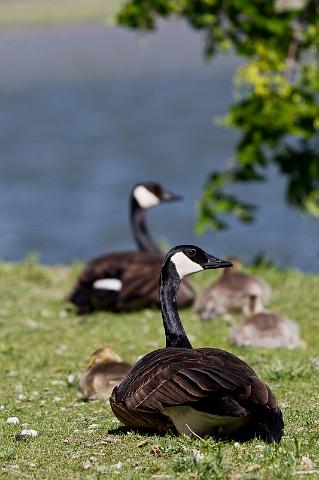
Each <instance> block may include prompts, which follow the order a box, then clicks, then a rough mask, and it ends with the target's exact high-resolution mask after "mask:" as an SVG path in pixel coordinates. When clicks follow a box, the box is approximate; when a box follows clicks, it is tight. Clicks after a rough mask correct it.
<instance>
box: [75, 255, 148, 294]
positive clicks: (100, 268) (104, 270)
mask: <svg viewBox="0 0 319 480" xmlns="http://www.w3.org/2000/svg"><path fill="white" fill-rule="evenodd" d="M136 253H138V252H123V253H111V254H108V255H102V256H100V257H97V258H94V259H93V260H91V261H90V262H89V263H88V264H87V265H86V267H85V268H84V270H83V271H82V273H81V275H80V277H79V283H81V284H82V285H86V286H90V285H92V284H93V283H94V282H95V281H96V280H100V279H103V278H118V279H119V280H120V279H121V277H122V275H123V272H125V270H126V269H127V268H129V266H130V265H131V264H132V262H135V261H136V259H135V257H136Z"/></svg>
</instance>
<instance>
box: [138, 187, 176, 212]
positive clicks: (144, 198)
mask: <svg viewBox="0 0 319 480" xmlns="http://www.w3.org/2000/svg"><path fill="white" fill-rule="evenodd" d="M132 194H133V197H134V198H135V200H136V202H137V203H138V205H139V206H140V207H141V208H144V209H147V208H151V207H155V206H156V205H159V204H160V203H165V202H176V201H178V200H182V197H181V196H180V195H176V194H175V193H172V192H170V191H169V190H166V189H165V188H164V187H163V186H162V185H161V184H160V183H157V182H143V183H138V184H137V185H135V187H134V188H133V192H132Z"/></svg>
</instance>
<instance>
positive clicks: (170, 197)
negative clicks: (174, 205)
mask: <svg viewBox="0 0 319 480" xmlns="http://www.w3.org/2000/svg"><path fill="white" fill-rule="evenodd" d="M161 200H162V202H180V201H181V200H183V197H182V195H177V193H173V192H170V191H169V190H165V191H164V192H163V193H162V197H161Z"/></svg>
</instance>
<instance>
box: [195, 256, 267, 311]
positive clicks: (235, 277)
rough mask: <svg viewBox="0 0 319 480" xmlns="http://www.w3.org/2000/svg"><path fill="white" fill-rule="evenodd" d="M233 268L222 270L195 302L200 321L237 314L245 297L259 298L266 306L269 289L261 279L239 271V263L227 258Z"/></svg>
mask: <svg viewBox="0 0 319 480" xmlns="http://www.w3.org/2000/svg"><path fill="white" fill-rule="evenodd" d="M229 260H230V261H231V262H232V264H233V266H234V268H233V269H232V270H228V269H225V270H223V272H222V274H221V276H220V277H219V279H218V280H217V281H216V282H214V283H213V284H212V285H210V286H209V287H207V288H206V289H205V290H204V291H203V292H202V293H201V294H200V295H198V297H197V299H196V302H195V309H196V310H197V312H198V313H199V316H200V318H201V319H202V320H210V319H213V318H215V317H216V316H217V315H223V314H224V313H239V312H241V311H242V309H243V305H244V303H245V301H246V298H247V296H249V295H255V296H256V297H259V298H260V300H261V302H262V303H263V304H264V305H267V303H268V301H269V298H270V295H271V288H270V286H269V285H268V283H266V282H265V280H263V279H262V278H259V277H255V276H253V275H248V274H247V273H244V272H242V271H241V262H240V261H239V260H238V259H237V258H235V257H229Z"/></svg>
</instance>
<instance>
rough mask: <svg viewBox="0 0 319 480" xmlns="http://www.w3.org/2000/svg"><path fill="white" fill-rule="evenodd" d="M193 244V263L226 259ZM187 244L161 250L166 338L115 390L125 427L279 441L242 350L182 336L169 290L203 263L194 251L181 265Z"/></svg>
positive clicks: (269, 398)
mask: <svg viewBox="0 0 319 480" xmlns="http://www.w3.org/2000/svg"><path fill="white" fill-rule="evenodd" d="M178 249H179V250H178ZM196 249H197V250H196V251H199V253H198V254H197V260H196V262H197V265H199V266H203V265H204V267H203V268H219V266H220V267H223V266H230V265H231V264H229V263H228V265H227V262H223V261H221V260H219V259H216V258H215V257H212V256H208V261H207V262H206V261H205V259H203V254H206V252H204V251H202V250H200V249H198V247H196ZM193 250H195V247H191V248H190V247H188V246H186V247H185V246H180V247H175V249H172V250H171V251H170V252H169V253H168V255H167V256H166V259H165V260H164V262H163V268H162V274H161V307H162V316H163V322H164V327H165V333H166V345H167V346H166V348H164V349H160V350H156V351H154V352H151V353H149V354H148V355H146V356H145V357H143V358H142V359H141V360H139V361H138V362H137V364H136V365H135V366H134V367H133V368H132V369H131V370H130V372H129V374H128V375H127V377H126V378H125V379H124V380H123V381H122V382H121V383H120V385H119V386H118V387H116V388H115V389H114V390H113V393H112V396H111V398H110V403H111V407H112V410H113V412H114V413H115V415H116V416H117V417H118V418H119V419H120V420H121V421H122V422H123V423H124V424H125V425H128V426H131V427H137V428H148V429H155V430H158V431H166V430H169V429H173V430H177V432H179V433H185V434H191V433H192V432H193V433H195V434H197V435H205V434H210V435H216V436H221V437H228V438H233V439H238V440H248V439H250V438H253V437H255V436H257V437H260V438H262V439H264V440H265V441H268V442H272V441H279V440H280V439H281V437H282V434H283V420H282V414H281V411H280V409H279V408H278V405H277V401H276V398H275V396H274V395H273V393H272V392H271V390H270V388H269V387H268V386H267V385H266V384H265V383H263V382H262V381H261V380H260V379H259V378H258V377H257V375H256V373H255V372H254V370H253V369H252V368H251V367H250V366H249V365H247V364H246V363H245V362H244V361H242V360H241V359H240V358H238V357H236V356H235V355H233V354H231V353H229V352H225V351H223V350H220V349H216V348H192V346H191V344H190V342H189V340H188V338H187V336H186V333H185V331H184V329H183V326H182V323H181V321H180V318H179V316H178V313H177V310H176V305H175V302H174V298H175V295H176V293H177V290H178V286H179V281H180V279H178V275H177V273H178V274H179V275H180V276H181V274H183V272H186V274H189V273H191V268H193V265H194V269H193V272H195V271H199V269H203V268H198V267H197V266H196V262H195V260H193V257H192V260H191V262H188V263H187V262H186V263H187V265H186V267H185V266H183V265H181V264H180V263H179V262H180V261H181V259H182V257H181V256H180V253H184V252H190V251H193ZM192 255H193V254H192ZM206 255H208V254H206ZM170 259H172V261H170ZM212 259H213V260H212ZM209 262H210V263H209ZM173 263H174V264H176V268H175V266H174V265H173ZM181 272H182V273H181Z"/></svg>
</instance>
